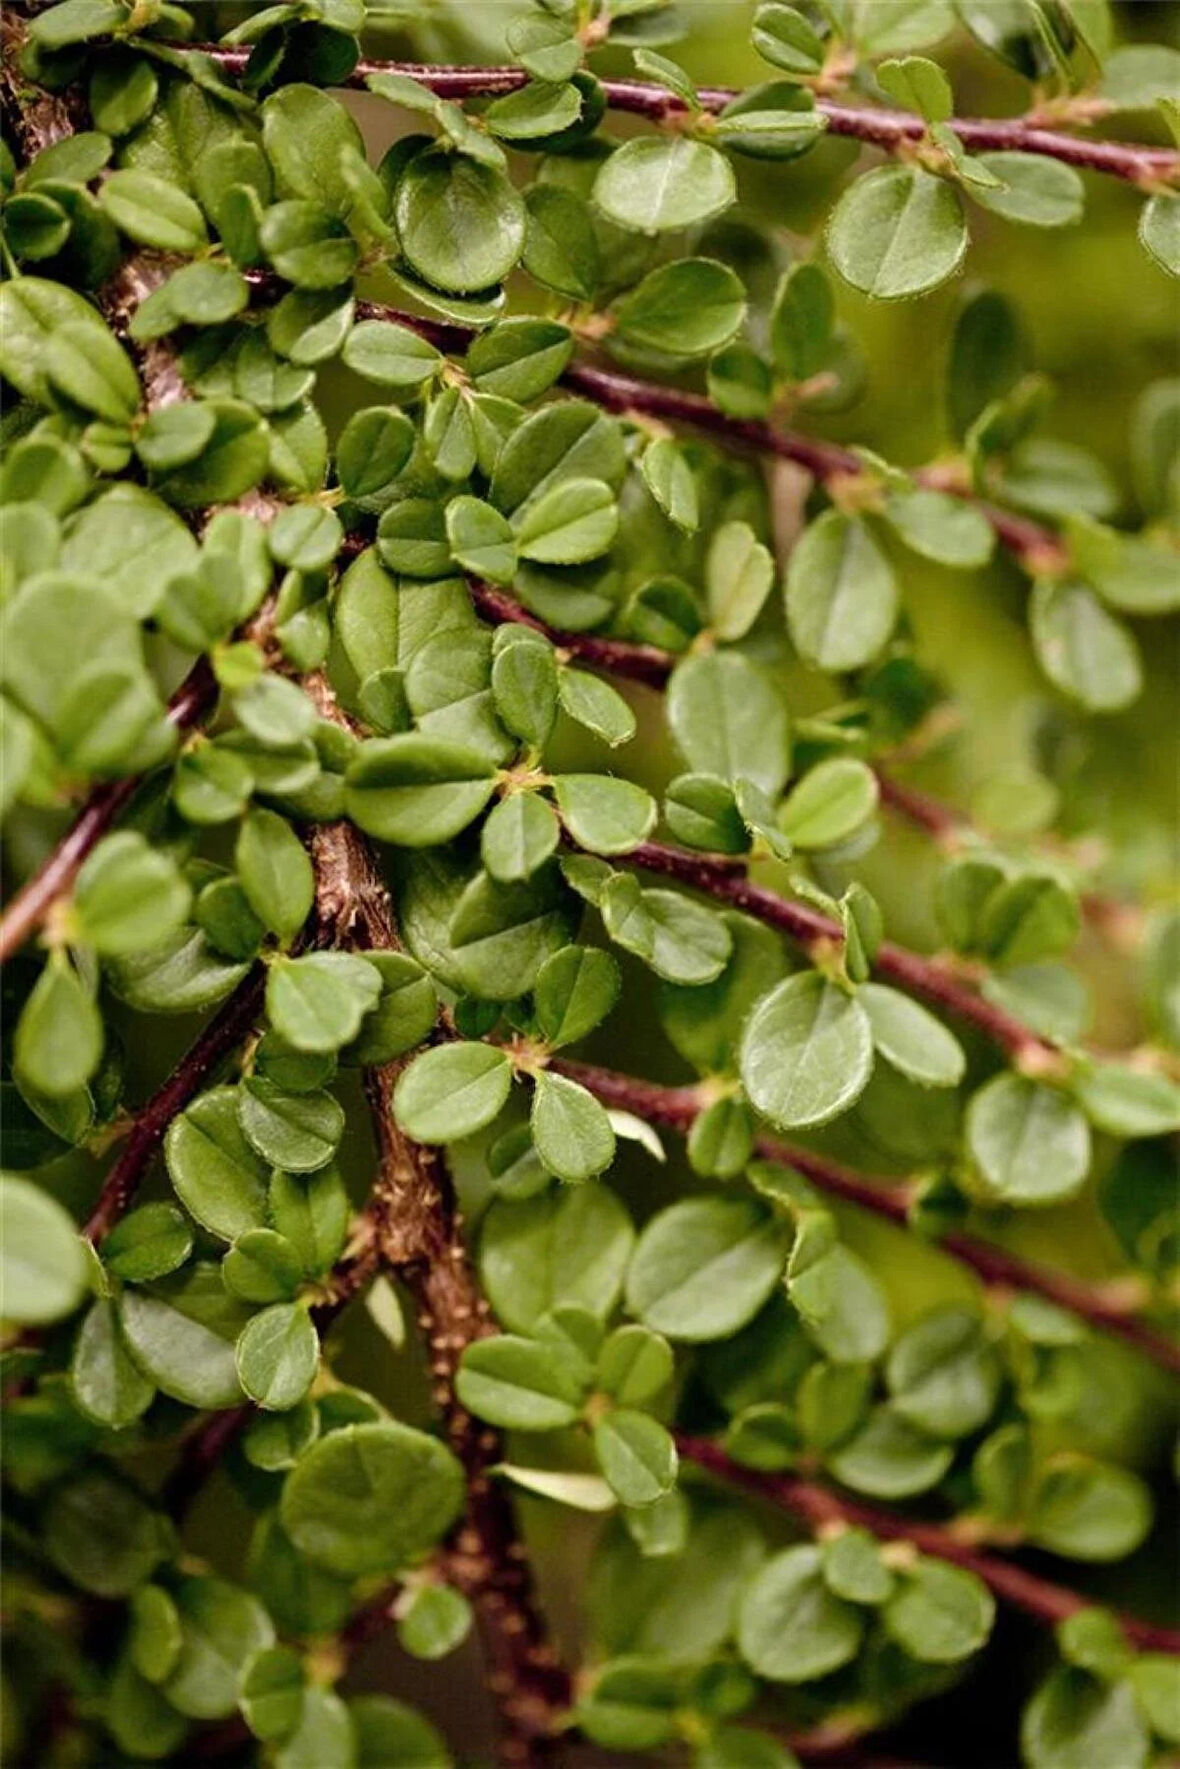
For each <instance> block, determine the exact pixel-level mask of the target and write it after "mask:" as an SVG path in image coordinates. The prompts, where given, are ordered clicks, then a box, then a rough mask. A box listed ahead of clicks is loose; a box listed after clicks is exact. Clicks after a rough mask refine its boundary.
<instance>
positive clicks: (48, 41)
mask: <svg viewBox="0 0 1180 1769" xmlns="http://www.w3.org/2000/svg"><path fill="white" fill-rule="evenodd" d="M126 23H127V14H126V12H125V11H124V10H123V8H122V7H121V6H119V5H117V4H116V3H115V0H62V4H61V5H59V6H51V7H49V8H48V9H47V10H46V11H45V12H42V13H41V14H40V15H39V16H38V17H36V18H34V19H30V21H29V35H30V36H31V37H32V39H33V41H34V42H35V43H37V44H39V45H40V46H41V47H42V48H43V49H50V50H53V49H65V48H66V47H67V46H68V45H69V44H71V43H84V42H85V41H86V40H87V39H88V38H91V37H107V36H109V35H110V34H111V32H112V31H117V30H119V29H121V28H122V27H123V26H125V25H126Z"/></svg>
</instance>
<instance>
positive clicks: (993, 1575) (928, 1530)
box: [676, 1432, 1180, 1655]
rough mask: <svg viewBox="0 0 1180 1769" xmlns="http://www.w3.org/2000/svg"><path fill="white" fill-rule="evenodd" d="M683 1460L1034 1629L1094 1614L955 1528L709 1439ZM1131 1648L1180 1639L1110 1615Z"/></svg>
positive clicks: (1079, 1599) (684, 1439)
mask: <svg viewBox="0 0 1180 1769" xmlns="http://www.w3.org/2000/svg"><path fill="white" fill-rule="evenodd" d="M676 1442H677V1447H678V1449H679V1451H680V1454H681V1456H682V1457H684V1458H685V1460H687V1461H690V1462H695V1463H696V1465H697V1466H698V1467H699V1468H704V1469H707V1470H708V1472H709V1473H710V1474H714V1475H716V1476H717V1478H718V1479H719V1480H724V1481H725V1482H727V1484H729V1485H730V1486H739V1487H742V1488H743V1489H744V1490H745V1491H746V1492H748V1493H752V1494H753V1495H754V1496H755V1497H756V1498H760V1499H765V1500H766V1501H767V1502H768V1503H769V1504H772V1505H777V1506H778V1507H780V1508H781V1509H783V1510H786V1511H789V1512H790V1513H791V1514H792V1516H794V1517H797V1518H799V1520H800V1521H801V1522H802V1523H805V1524H806V1525H807V1527H808V1528H809V1529H811V1530H814V1531H816V1532H819V1531H821V1530H825V1529H830V1528H831V1527H832V1526H833V1525H835V1526H837V1527H838V1526H841V1525H844V1526H847V1525H857V1526H859V1527H860V1528H862V1529H867V1530H869V1531H870V1532H871V1534H873V1535H875V1536H877V1537H878V1538H879V1539H880V1540H882V1541H886V1542H910V1543H912V1545H913V1546H914V1547H915V1548H917V1549H919V1550H920V1552H921V1553H923V1554H932V1555H936V1556H937V1557H938V1558H939V1559H940V1560H949V1561H951V1562H953V1564H954V1565H955V1566H961V1567H963V1568H964V1569H965V1570H966V1571H967V1572H973V1573H974V1574H975V1576H976V1577H977V1578H979V1579H982V1580H983V1583H984V1584H985V1585H986V1586H987V1587H988V1589H989V1590H990V1591H991V1592H993V1594H994V1595H995V1596H996V1597H999V1598H1001V1599H1002V1600H1003V1601H1004V1602H1005V1603H1010V1604H1011V1605H1012V1606H1013V1608H1015V1609H1021V1610H1023V1611H1024V1613H1025V1614H1026V1615H1031V1616H1033V1617H1035V1619H1036V1620H1037V1621H1040V1622H1045V1623H1048V1624H1049V1625H1050V1626H1056V1625H1057V1623H1059V1622H1063V1621H1065V1620H1067V1619H1068V1617H1070V1616H1071V1615H1076V1614H1077V1613H1078V1611H1079V1610H1082V1609H1090V1608H1092V1607H1094V1599H1093V1598H1090V1597H1084V1596H1082V1594H1081V1593H1080V1592H1078V1591H1071V1590H1070V1589H1069V1588H1068V1587H1067V1586H1064V1585H1058V1584H1055V1583H1053V1582H1052V1581H1051V1580H1050V1579H1043V1578H1040V1577H1038V1576H1037V1574H1036V1573H1033V1572H1030V1571H1028V1569H1027V1568H1026V1567H1023V1566H1017V1565H1016V1564H1015V1563H1013V1562H1012V1561H1010V1560H1003V1559H1001V1558H1000V1557H999V1556H998V1555H995V1554H985V1553H982V1552H981V1551H980V1550H979V1549H978V1548H975V1547H972V1546H971V1544H970V1543H969V1542H966V1541H964V1540H963V1539H962V1538H961V1537H960V1536H959V1535H957V1534H956V1533H955V1531H954V1530H953V1529H952V1528H947V1527H946V1526H944V1525H942V1524H937V1523H922V1522H919V1521H917V1520H916V1519H913V1518H907V1517H900V1516H898V1515H897V1514H896V1513H895V1512H891V1511H880V1510H878V1509H877V1508H876V1506H873V1505H865V1504H862V1503H861V1501H860V1500H858V1499H851V1498H848V1497H846V1496H845V1495H844V1494H842V1493H841V1494H837V1493H834V1492H832V1491H831V1490H830V1488H828V1487H826V1486H821V1485H820V1484H819V1483H818V1482H816V1481H811V1480H802V1479H800V1478H798V1476H796V1475H793V1474H770V1473H763V1472H761V1471H759V1470H757V1469H753V1468H745V1467H743V1466H742V1465H741V1463H740V1462H735V1461H733V1460H732V1458H731V1457H729V1456H727V1455H726V1453H725V1451H724V1450H723V1449H721V1448H720V1446H719V1445H718V1444H716V1443H714V1442H712V1440H711V1439H709V1438H705V1437H695V1436H691V1435H689V1434H687V1433H683V1432H678V1433H677V1434H676ZM1115 1614H1116V1618H1117V1620H1118V1622H1119V1625H1120V1627H1121V1628H1122V1630H1123V1632H1124V1633H1125V1634H1126V1636H1127V1638H1128V1640H1130V1641H1132V1642H1133V1643H1134V1645H1136V1646H1138V1647H1140V1648H1141V1649H1142V1650H1144V1651H1146V1652H1165V1653H1169V1654H1172V1655H1177V1654H1180V1632H1178V1631H1176V1630H1175V1629H1172V1628H1165V1627H1160V1626H1157V1625H1156V1624H1155V1623H1154V1622H1145V1621H1142V1620H1140V1618H1139V1617H1138V1616H1133V1615H1124V1614H1122V1613H1121V1612H1117V1611H1116V1612H1115Z"/></svg>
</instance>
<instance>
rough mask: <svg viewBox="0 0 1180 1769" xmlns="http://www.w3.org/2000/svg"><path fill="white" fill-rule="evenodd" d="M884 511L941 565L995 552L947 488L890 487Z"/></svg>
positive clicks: (980, 519) (967, 562)
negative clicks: (932, 489)
mask: <svg viewBox="0 0 1180 1769" xmlns="http://www.w3.org/2000/svg"><path fill="white" fill-rule="evenodd" d="M1046 163H1048V162H1046ZM883 514H884V516H885V520H886V521H887V522H888V523H889V525H890V527H891V528H893V529H895V530H896V532H897V533H898V534H899V535H900V536H901V538H902V540H903V541H904V542H905V544H906V546H907V547H910V548H912V549H913V551H914V552H915V553H920V554H921V555H922V557H923V558H924V559H933V560H934V561H935V562H936V563H937V564H939V565H950V566H952V567H954V568H956V569H961V570H971V569H973V568H974V567H975V566H979V565H986V564H987V562H988V560H989V559H990V558H991V556H992V552H993V550H994V547H995V533H994V530H993V529H992V526H991V523H990V522H989V521H988V520H987V518H986V517H985V516H984V514H983V512H982V511H981V510H977V509H976V508H975V507H974V505H972V504H968V503H964V502H963V500H962V499H961V498H953V497H950V496H949V495H948V494H947V493H946V492H944V491H929V490H927V489H926V487H924V486H915V487H913V489H912V490H904V491H890V493H889V495H888V497H887V498H886V500H885V509H884V512H883Z"/></svg>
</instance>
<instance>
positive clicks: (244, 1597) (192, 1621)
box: [163, 1578, 274, 1720]
mask: <svg viewBox="0 0 1180 1769" xmlns="http://www.w3.org/2000/svg"><path fill="white" fill-rule="evenodd" d="M174 1595H175V1602H176V1607H177V1610H178V1612H179V1615H180V1628H181V1648H180V1656H179V1658H178V1660H177V1663H176V1668H175V1669H174V1670H173V1671H172V1673H171V1675H170V1676H169V1677H168V1679H167V1681H166V1682H165V1683H164V1685H163V1693H164V1694H165V1695H166V1696H167V1698H168V1700H169V1701H170V1702H171V1704H172V1706H173V1707H175V1708H178V1709H179V1710H180V1712H181V1713H182V1714H187V1715H189V1717H190V1718H192V1719H194V1720H221V1719H225V1718H227V1717H228V1716H229V1715H230V1714H232V1713H234V1712H235V1711H236V1709H237V1705H238V1677H239V1672H240V1670H241V1668H242V1666H243V1665H244V1664H245V1663H246V1662H247V1661H248V1660H249V1659H250V1658H252V1657H253V1655H254V1654H255V1653H256V1652H259V1651H261V1650H262V1649H263V1648H265V1647H269V1646H273V1645H274V1627H273V1626H272V1624H271V1620H270V1617H269V1616H268V1615H267V1613H266V1610H265V1609H264V1608H263V1606H262V1604H261V1603H260V1602H259V1601H258V1599H257V1597H255V1596H253V1595H251V1594H250V1593H249V1592H247V1591H242V1590H239V1589H238V1587H237V1586H235V1585H231V1584H227V1583H226V1582H225V1581H223V1580H222V1579H213V1578H187V1579H184V1580H183V1581H182V1582H181V1583H180V1584H179V1586H178V1587H177V1589H176V1591H175V1594H174Z"/></svg>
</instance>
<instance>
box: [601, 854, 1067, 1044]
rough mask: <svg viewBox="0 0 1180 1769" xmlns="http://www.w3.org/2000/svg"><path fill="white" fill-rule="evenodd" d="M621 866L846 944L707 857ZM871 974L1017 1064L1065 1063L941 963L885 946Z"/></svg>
mask: <svg viewBox="0 0 1180 1769" xmlns="http://www.w3.org/2000/svg"><path fill="white" fill-rule="evenodd" d="M622 860H623V863H624V864H626V865H630V866H639V867H642V868H643V870H644V871H646V872H658V873H661V874H663V875H664V876H665V877H668V878H675V879H677V880H679V882H680V883H681V884H684V885H688V886H690V887H691V888H692V889H693V890H697V891H702V892H704V893H705V894H706V895H707V896H710V897H714V898H716V899H717V900H718V901H719V902H722V903H727V904H729V905H730V907H732V908H734V909H741V910H744V911H745V913H746V914H747V915H752V916H753V917H754V919H755V920H756V921H764V922H765V923H766V924H767V925H768V926H769V927H775V928H778V929H779V930H780V932H782V933H784V934H786V935H787V936H788V938H789V939H791V940H794V941H795V942H796V944H797V945H800V946H802V947H803V948H804V950H805V951H811V950H813V949H815V948H817V947H819V948H821V949H822V948H823V947H831V946H833V945H835V946H840V945H842V944H843V939H844V935H843V931H842V929H841V928H840V926H839V923H837V922H835V921H832V920H831V919H830V918H829V917H828V916H826V915H821V914H820V913H819V911H818V910H816V909H811V908H809V907H808V906H807V904H805V903H796V902H793V901H792V900H791V899H790V898H788V897H780V896H779V895H778V893H777V892H776V891H768V890H767V889H766V888H765V887H764V886H762V885H756V884H751V882H750V880H749V879H748V878H744V877H742V876H741V875H740V874H739V873H735V872H734V870H733V868H732V867H731V866H729V865H722V864H720V863H719V862H718V861H717V860H715V859H713V858H711V857H710V856H708V855H700V854H693V853H690V852H688V851H687V850H686V849H683V848H672V847H668V846H666V845H665V844H664V843H663V842H642V843H640V845H639V846H638V847H636V848H633V849H632V850H631V852H630V853H628V854H625V855H623V856H622ZM873 969H874V970H875V971H876V973H877V975H878V976H881V977H886V978H888V980H889V981H890V982H892V983H900V984H901V986H902V987H903V988H905V989H908V990H909V991H910V992H911V993H912V994H914V995H920V996H922V997H923V998H924V999H925V1000H927V1001H932V1002H934V1003H935V1004H936V1005H937V1006H938V1007H941V1008H944V1009H945V1010H946V1011H947V1012H948V1013H950V1014H954V1015H955V1016H956V1017H957V1018H958V1019H960V1020H966V1021H968V1022H970V1024H972V1025H974V1026H976V1027H978V1029H979V1030H980V1031H981V1032H984V1033H986V1034H987V1036H988V1037H989V1038H991V1039H992V1040H993V1041H994V1042H995V1043H996V1044H998V1045H999V1046H1000V1048H1001V1049H1002V1050H1004V1051H1005V1052H1006V1053H1007V1054H1008V1056H1009V1057H1011V1058H1012V1059H1013V1060H1014V1061H1016V1062H1023V1063H1027V1064H1031V1065H1033V1066H1040V1067H1044V1066H1046V1065H1048V1066H1052V1067H1055V1066H1057V1065H1058V1064H1059V1060H1060V1058H1059V1053H1058V1051H1057V1049H1056V1047H1055V1046H1054V1045H1053V1044H1052V1043H1051V1042H1050V1041H1049V1040H1048V1039H1047V1038H1042V1037H1040V1036H1039V1035H1038V1034H1037V1033H1035V1032H1031V1031H1030V1030H1029V1029H1028V1027H1027V1026H1024V1025H1022V1024H1021V1022H1020V1021H1019V1020H1017V1019H1015V1018H1014V1017H1013V1016H1012V1015H1011V1014H1009V1013H1006V1012H1005V1011H1004V1009H1003V1008H1000V1007H996V1006H994V1005H993V1003H992V1002H990V1001H985V1000H984V998H983V996H982V995H979V994H976V993H975V991H974V990H972V989H970V988H968V987H967V986H966V985H965V984H964V983H963V982H962V981H961V980H960V979H959V978H958V977H957V976H955V975H953V973H952V972H951V971H949V970H947V969H946V968H945V967H944V966H943V965H941V964H939V963H938V961H937V960H936V959H933V958H924V957H922V956H921V955H920V954H918V953H916V952H907V951H906V950H905V949H904V948H903V947H901V946H895V945H894V944H893V943H892V941H889V940H885V941H883V942H882V944H881V946H880V948H879V950H878V952H877V956H876V958H875V959H874V961H873Z"/></svg>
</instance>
